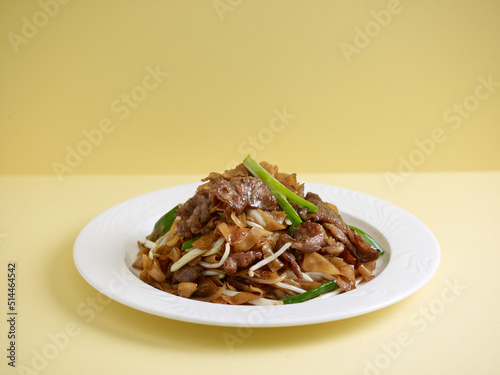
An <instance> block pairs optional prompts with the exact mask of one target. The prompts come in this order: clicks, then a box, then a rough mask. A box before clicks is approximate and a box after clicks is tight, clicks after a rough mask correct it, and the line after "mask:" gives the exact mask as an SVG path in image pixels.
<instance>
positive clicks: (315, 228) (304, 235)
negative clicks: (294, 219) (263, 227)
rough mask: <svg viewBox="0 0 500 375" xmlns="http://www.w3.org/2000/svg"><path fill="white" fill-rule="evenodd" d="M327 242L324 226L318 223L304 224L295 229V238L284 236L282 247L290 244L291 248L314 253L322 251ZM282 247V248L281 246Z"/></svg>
mask: <svg viewBox="0 0 500 375" xmlns="http://www.w3.org/2000/svg"><path fill="white" fill-rule="evenodd" d="M325 241H326V233H325V230H324V229H323V226H322V225H321V224H318V223H312V222H303V223H301V224H300V226H298V227H297V228H295V229H294V231H293V236H292V237H290V236H289V235H288V234H282V235H281V236H280V245H281V244H283V245H284V244H285V243H287V242H290V243H291V245H290V247H291V248H292V249H295V250H299V251H301V252H303V253H313V252H315V251H318V250H320V249H321V248H322V247H323V246H324V245H325V243H326V242H325ZM280 247H281V246H280Z"/></svg>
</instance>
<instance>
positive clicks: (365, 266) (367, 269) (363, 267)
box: [356, 260, 377, 281]
mask: <svg viewBox="0 0 500 375" xmlns="http://www.w3.org/2000/svg"><path fill="white" fill-rule="evenodd" d="M376 263H377V261H376V260H374V261H371V262H368V263H361V264H360V265H359V266H358V268H357V269H356V271H358V272H359V273H360V274H361V276H363V279H365V281H370V280H371V279H373V277H374V276H373V274H372V272H373V270H374V269H375V266H376Z"/></svg>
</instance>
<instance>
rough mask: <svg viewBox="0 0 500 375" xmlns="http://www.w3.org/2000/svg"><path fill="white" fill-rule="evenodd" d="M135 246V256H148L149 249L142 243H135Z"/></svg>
mask: <svg viewBox="0 0 500 375" xmlns="http://www.w3.org/2000/svg"><path fill="white" fill-rule="evenodd" d="M137 246H138V247H139V251H138V252H137V256H139V255H142V254H149V250H150V249H149V248H148V247H146V246H145V245H144V243H143V242H141V241H137Z"/></svg>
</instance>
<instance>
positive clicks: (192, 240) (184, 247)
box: [181, 234, 201, 250]
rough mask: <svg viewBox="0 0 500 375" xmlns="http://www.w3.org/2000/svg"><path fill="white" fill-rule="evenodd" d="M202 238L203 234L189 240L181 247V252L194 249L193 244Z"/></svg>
mask: <svg viewBox="0 0 500 375" xmlns="http://www.w3.org/2000/svg"><path fill="white" fill-rule="evenodd" d="M200 237H201V234H199V235H197V236H194V237H193V238H191V239H190V240H187V241H186V242H184V243H183V244H182V246H181V250H187V249H190V248H192V247H193V243H194V241H196V240H197V239H198V238H200Z"/></svg>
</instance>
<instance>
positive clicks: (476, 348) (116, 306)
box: [0, 172, 500, 375]
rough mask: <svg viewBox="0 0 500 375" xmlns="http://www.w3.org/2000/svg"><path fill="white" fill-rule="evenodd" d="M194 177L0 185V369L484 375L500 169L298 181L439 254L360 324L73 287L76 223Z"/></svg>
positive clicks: (495, 333)
mask: <svg viewBox="0 0 500 375" xmlns="http://www.w3.org/2000/svg"><path fill="white" fill-rule="evenodd" d="M201 177H203V176H200V175H164V176H154V175H148V176H126V175H120V176H69V177H67V178H65V179H64V181H63V182H62V183H60V182H59V181H58V179H57V178H56V177H55V176H53V175H48V176H2V177H0V207H1V208H2V211H1V215H0V240H1V242H0V249H1V253H0V254H1V258H2V261H1V262H0V265H1V267H0V280H2V281H1V282H2V287H1V290H2V293H3V296H2V298H1V300H2V301H3V302H2V303H3V307H2V309H1V311H2V318H1V319H0V321H1V324H0V334H1V336H2V352H3V355H2V359H1V361H0V369H1V370H0V372H1V373H2V374H120V373H121V374H139V373H150V374H154V373H160V374H164V373H172V374H234V373H241V374H255V373H259V374H278V373H290V374H334V373H335V374H371V375H373V374H382V373H383V374H403V373H404V374H421V373H425V372H430V373H433V374H472V373H474V374H495V373H497V371H498V368H499V367H500V360H499V358H498V353H497V352H498V347H499V344H500V339H499V333H500V323H499V319H498V316H497V315H498V314H497V312H498V311H499V310H500V298H499V293H498V288H497V280H496V271H495V264H496V257H495V256H494V255H495V254H496V253H498V251H499V250H500V248H499V245H498V239H497V237H498V236H497V233H498V227H499V225H500V220H499V214H498V213H499V212H500V198H499V195H498V186H500V172H474V173H472V172H471V173H466V172H462V173H415V174H413V175H411V176H409V177H408V178H407V179H406V180H405V181H403V182H401V183H400V184H399V185H398V187H397V188H396V189H391V187H390V185H389V184H388V183H387V181H386V179H385V177H384V175H383V174H323V175H320V174H308V175H301V176H300V178H301V180H304V181H312V182H319V183H326V184H335V185H338V186H342V187H346V188H349V189H353V190H357V191H361V192H364V193H367V194H370V195H373V196H376V197H378V198H380V199H383V200H386V201H389V202H391V203H393V204H395V205H397V206H400V207H401V208H403V209H405V210H407V211H409V212H411V213H412V214H414V215H415V216H417V217H418V218H419V219H421V220H422V221H423V222H424V223H425V224H426V225H427V226H428V227H429V228H430V229H431V231H432V232H433V233H434V234H435V236H436V237H437V239H438V241H439V243H440V246H441V263H440V266H439V269H438V271H437V273H436V274H435V275H434V277H433V278H432V279H431V280H430V281H429V282H428V283H427V284H426V285H425V286H424V287H423V288H422V289H420V290H419V291H418V292H416V293H415V294H413V295H411V296H410V297H408V298H406V299H404V300H403V301H401V302H398V303H396V304H394V305H392V306H389V307H386V308H384V309H382V310H379V311H376V312H372V313H369V314H366V315H363V316H359V317H354V318H350V319H345V320H341V321H335V322H329V323H322V324H315V325H310V326H300V327H284V328H241V327H240V328H238V327H216V326H205V325H199V324H191V323H185V322H179V321H174V320H170V319H166V318H161V317H157V316H153V315H149V314H147V313H144V312H141V311H137V310H134V309H132V308H130V307H127V306H124V305H121V304H120V303H117V302H115V301H112V300H110V299H109V298H107V297H104V296H103V295H101V294H100V293H99V292H98V291H96V290H95V289H93V288H92V287H91V286H90V285H89V284H87V283H86V282H85V281H84V279H83V278H82V277H81V276H80V274H79V273H78V271H77V270H76V267H75V265H74V263H73V258H72V248H73V243H74V241H75V238H76V236H77V235H78V233H79V231H80V230H81V229H82V227H83V226H84V225H85V224H86V223H87V222H89V221H90V220H91V219H92V218H94V217H95V216H96V215H98V214H99V213H100V212H102V211H104V210H105V209H107V208H109V207H111V206H113V205H115V204H117V203H119V202H121V201H123V200H125V199H128V198H132V197H134V196H136V195H139V194H142V193H146V192H149V191H152V190H156V189H160V188H163V187H168V186H173V185H177V184H181V183H188V182H196V181H198V180H199V179H200V178H201ZM492 256H493V258H491V257H492ZM96 261H97V262H98V261H99V260H98V259H96ZM11 263H15V270H13V272H9V265H10V264H11ZM490 265H492V268H490V267H489V266H490ZM11 268H12V267H11ZM11 271H12V270H11ZM9 273H10V274H14V275H15V280H14V283H15V286H14V288H15V291H14V292H15V312H17V315H15V318H14V319H12V317H13V315H8V312H9V310H8V307H9V306H8V279H9V277H8V276H9V275H8V274H9ZM11 278H12V277H11ZM9 319H10V321H9ZM9 334H11V335H12V334H14V335H15V338H12V339H8V335H9ZM10 341H13V345H11V344H10ZM9 349H10V350H9ZM11 351H12V355H13V356H12V357H11V358H10V359H9V358H8V356H9V353H10V352H11ZM9 362H12V363H13V364H15V366H16V367H15V368H14V367H11V366H9Z"/></svg>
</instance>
